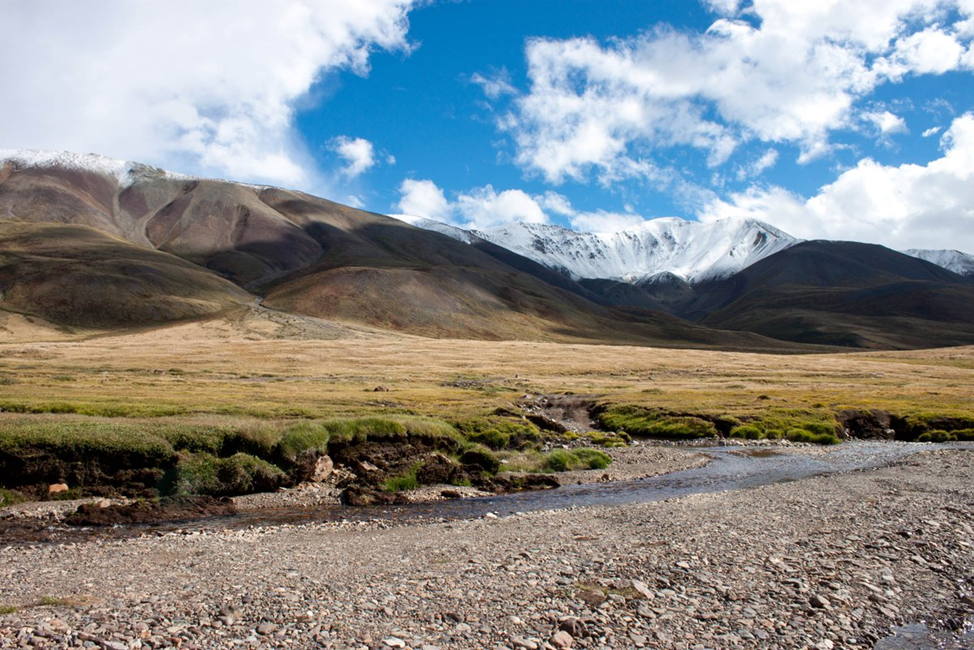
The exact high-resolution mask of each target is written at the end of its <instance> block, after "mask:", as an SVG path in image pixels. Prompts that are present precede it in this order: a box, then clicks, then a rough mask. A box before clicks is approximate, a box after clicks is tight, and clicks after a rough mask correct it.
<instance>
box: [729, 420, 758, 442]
mask: <svg viewBox="0 0 974 650" xmlns="http://www.w3.org/2000/svg"><path fill="white" fill-rule="evenodd" d="M730 437H731V438H742V439H744V440H764V439H765V438H766V437H767V433H766V432H764V431H762V430H761V429H759V428H758V427H756V426H754V425H752V424H742V425H740V426H737V427H734V428H733V429H731V432H730Z"/></svg>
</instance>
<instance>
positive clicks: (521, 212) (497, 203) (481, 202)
mask: <svg viewBox="0 0 974 650" xmlns="http://www.w3.org/2000/svg"><path fill="white" fill-rule="evenodd" d="M455 206H456V210H457V212H459V214H460V215H461V219H462V220H463V226H464V227H465V228H475V229H477V230H483V229H486V228H493V227H494V226H499V225H502V224H505V223H510V222H512V221H523V222H525V223H548V215H547V214H545V213H544V211H543V210H542V209H541V206H539V205H538V202H537V201H535V200H534V198H532V197H531V196H530V195H529V194H527V193H526V192H524V191H523V190H504V191H503V192H496V191H495V190H494V188H493V187H491V186H490V185H485V186H484V187H481V188H478V189H475V190H473V191H471V192H470V193H469V194H461V195H460V196H458V197H457V201H456V204H455Z"/></svg>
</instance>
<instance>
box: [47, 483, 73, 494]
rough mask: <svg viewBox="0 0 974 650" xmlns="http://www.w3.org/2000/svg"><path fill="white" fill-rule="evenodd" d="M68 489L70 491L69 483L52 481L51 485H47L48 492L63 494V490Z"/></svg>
mask: <svg viewBox="0 0 974 650" xmlns="http://www.w3.org/2000/svg"><path fill="white" fill-rule="evenodd" d="M67 491H68V484H67V483H52V484H51V485H48V486H47V493H48V494H61V493H62V492H67Z"/></svg>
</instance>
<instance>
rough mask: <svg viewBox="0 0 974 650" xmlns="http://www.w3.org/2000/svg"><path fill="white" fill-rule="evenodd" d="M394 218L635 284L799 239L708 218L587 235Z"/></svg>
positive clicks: (736, 265)
mask: <svg viewBox="0 0 974 650" xmlns="http://www.w3.org/2000/svg"><path fill="white" fill-rule="evenodd" d="M399 218H402V219H404V220H407V221H409V222H410V223H413V224H414V225H417V226H419V227H421V228H426V229H429V230H435V231H437V232H441V233H443V234H446V235H448V236H450V237H453V238H454V239H457V240H458V241H463V242H466V243H476V242H477V241H478V240H485V241H489V242H492V243H494V244H496V245H498V246H501V247H503V248H506V249H508V250H511V251H514V252H516V253H518V254H520V255H523V256H524V257H527V258H530V259H532V260H534V261H535V262H538V263H539V264H543V265H545V266H547V267H549V268H551V269H555V270H558V271H561V272H563V273H565V274H567V275H568V276H570V277H572V278H573V279H576V280H577V279H606V280H621V281H625V282H633V283H635V282H639V281H642V280H646V279H649V278H652V277H653V276H655V275H658V274H660V273H669V274H672V275H675V276H677V277H679V278H681V279H683V280H686V281H688V282H691V283H692V282H699V281H703V280H709V279H715V278H722V277H727V276H728V275H732V274H733V273H736V272H737V271H740V270H741V269H744V268H746V267H747V266H749V265H751V264H753V263H754V262H756V261H758V260H760V259H763V258H765V257H767V256H768V255H772V254H774V253H776V252H778V251H780V250H784V249H785V248H787V247H789V246H791V245H793V244H795V243H796V242H797V241H798V240H797V239H795V238H794V237H791V236H790V235H787V234H785V233H783V232H781V231H780V230H778V229H776V228H774V227H773V226H769V225H768V224H765V223H761V222H760V221H755V220H752V219H742V220H732V219H725V220H722V221H717V222H714V223H698V222H695V221H685V220H683V219H676V218H665V219H652V220H649V221H646V222H644V223H642V224H640V225H639V226H636V227H634V228H630V229H628V230H623V231H620V232H615V233H585V232H575V231H573V230H569V229H567V228H562V227H561V226H554V225H548V224H530V223H512V224H508V225H506V226H501V227H498V228H492V229H488V230H474V231H467V230H463V229H460V228H456V227H454V226H450V225H447V224H443V223H440V222H437V221H433V220H430V219H421V218H415V217H405V216H403V217H399Z"/></svg>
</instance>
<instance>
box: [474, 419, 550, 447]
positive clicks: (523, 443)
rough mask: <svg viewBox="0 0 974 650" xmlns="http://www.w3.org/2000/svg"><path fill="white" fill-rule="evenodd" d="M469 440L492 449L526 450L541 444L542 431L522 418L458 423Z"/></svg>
mask: <svg viewBox="0 0 974 650" xmlns="http://www.w3.org/2000/svg"><path fill="white" fill-rule="evenodd" d="M457 430H458V431H459V432H460V434H461V435H463V436H464V437H465V438H466V439H467V440H469V441H471V442H476V443H480V444H482V445H484V446H486V447H490V448H491V449H498V450H499V449H524V448H526V447H531V446H537V445H539V444H540V443H541V430H540V429H538V427H537V426H535V425H534V424H533V423H531V422H528V421H527V420H523V419H520V418H504V417H496V416H495V417H489V418H484V419H477V420H465V421H463V422H458V423H457Z"/></svg>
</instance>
